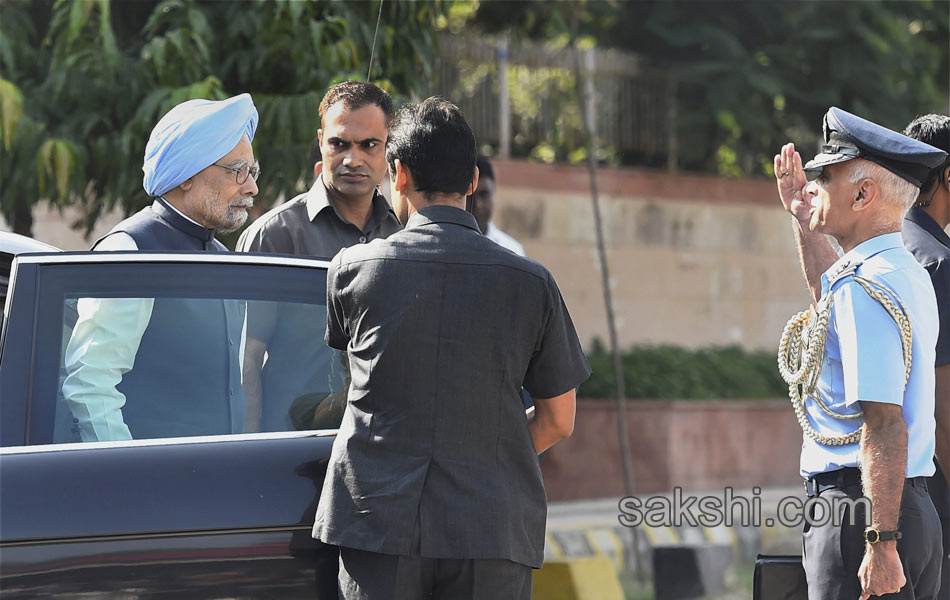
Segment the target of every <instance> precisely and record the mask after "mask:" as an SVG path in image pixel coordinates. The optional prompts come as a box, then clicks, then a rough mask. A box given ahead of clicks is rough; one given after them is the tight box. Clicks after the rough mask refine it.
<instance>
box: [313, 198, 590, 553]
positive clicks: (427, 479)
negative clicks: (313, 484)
mask: <svg viewBox="0 0 950 600" xmlns="http://www.w3.org/2000/svg"><path fill="white" fill-rule="evenodd" d="M326 340H327V343H328V344H329V345H330V346H332V347H336V348H340V349H344V348H345V349H346V350H347V351H348V353H349V357H350V369H351V376H352V383H351V387H350V391H349V402H348V405H347V408H346V413H345V415H344V418H343V425H342V426H341V428H340V431H339V433H338V435H337V438H336V441H335V442H334V446H333V452H332V454H331V457H330V465H329V467H328V471H327V476H326V479H325V481H324V486H323V492H322V493H321V496H320V504H319V507H318V509H317V518H316V523H315V525H314V536H315V537H318V538H319V539H320V540H322V541H324V542H327V543H331V544H335V545H340V546H346V547H351V548H358V549H362V550H368V551H372V552H381V553H385V554H399V555H408V554H409V553H410V550H411V547H412V544H413V542H414V541H415V540H414V539H413V531H414V529H413V527H414V525H415V522H416V518H417V515H418V518H419V524H420V530H421V540H419V541H420V548H421V554H422V556H425V557H432V558H475V559H479V558H494V559H508V560H512V561H515V562H518V563H521V564H525V565H529V566H532V567H540V565H541V562H542V559H543V549H544V525H545V517H546V510H547V509H546V506H547V503H546V499H545V495H544V487H543V483H542V480H541V472H540V467H539V464H538V459H537V456H536V454H535V451H534V445H533V443H532V440H531V436H530V433H529V431H528V423H527V419H526V417H525V414H524V406H523V404H522V400H521V393H520V390H521V387H522V384H524V387H525V389H527V390H528V391H529V392H530V393H531V395H532V396H533V397H535V398H552V397H555V396H558V395H561V394H563V393H565V392H568V391H570V390H571V389H573V388H576V387H577V386H579V385H580V384H581V383H582V382H583V381H584V380H585V379H586V378H587V377H588V375H589V374H590V367H589V366H588V364H587V360H586V358H585V356H584V354H583V351H582V350H581V346H580V343H579V341H578V339H577V334H576V332H575V330H574V325H573V323H572V322H571V318H570V315H569V314H568V311H567V308H566V306H565V305H564V301H563V299H562V298H561V294H560V292H559V290H558V288H557V285H556V284H555V282H554V279H553V277H552V276H551V274H550V273H549V272H548V270H547V269H545V268H544V267H543V266H541V265H540V264H538V263H537V262H534V261H532V260H530V259H527V258H522V257H520V256H517V255H515V254H514V253H512V252H510V251H508V250H506V249H504V248H502V247H501V246H499V245H498V244H495V243H494V242H492V241H491V240H489V239H488V238H486V237H484V236H482V235H481V234H480V233H479V231H478V227H477V225H476V223H475V219H474V218H473V217H472V215H470V214H469V213H467V212H465V211H463V210H461V209H458V208H453V207H449V206H429V207H427V208H425V209H423V210H421V211H419V212H418V213H416V214H414V215H413V216H412V217H411V218H410V219H409V223H408V224H407V226H406V229H404V230H403V231H401V232H399V233H396V234H393V235H392V236H390V237H389V238H387V239H386V240H378V241H375V242H373V243H371V244H368V245H362V246H356V247H352V248H348V249H346V250H343V251H342V252H340V254H338V255H337V256H336V257H335V258H334V260H333V262H332V263H331V266H330V270H329V272H328V274H327V330H326Z"/></svg>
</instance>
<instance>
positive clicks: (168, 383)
mask: <svg viewBox="0 0 950 600" xmlns="http://www.w3.org/2000/svg"><path fill="white" fill-rule="evenodd" d="M257 120H258V115H257V109H256V108H255V107H254V103H253V102H252V100H251V97H250V96H249V95H248V94H241V95H239V96H235V97H233V98H228V99H227V100H221V101H212V100H202V99H197V100H189V101H187V102H183V103H181V104H179V105H178V106H176V107H174V108H172V109H171V110H170V111H169V112H168V113H167V114H166V115H165V116H164V117H162V119H161V120H160V121H159V122H158V124H157V125H155V128H154V129H152V134H151V136H150V137H149V140H148V144H147V145H146V147H145V162H144V165H143V166H142V171H143V172H144V178H143V186H144V188H145V191H146V192H147V193H148V194H149V195H150V196H152V197H153V198H154V201H153V202H152V204H151V206H148V207H146V208H144V209H142V210H141V211H139V212H138V213H136V214H134V215H132V216H131V217H129V218H127V219H125V220H124V221H122V222H121V223H119V224H118V225H116V226H115V227H113V228H112V230H111V231H110V232H109V233H108V234H106V235H105V236H104V237H102V238H101V239H99V240H98V241H97V242H96V243H95V244H94V245H93V249H94V250H100V251H108V250H112V251H116V250H148V251H164V250H186V251H193V252H196V251H197V252H200V251H221V252H223V251H227V248H225V246H224V245H223V244H222V243H221V242H219V241H218V240H216V239H214V233H215V231H221V232H230V231H234V230H236V229H238V228H239V227H240V226H241V225H243V224H244V221H245V220H246V219H247V211H248V209H249V208H250V207H251V206H252V205H253V197H254V196H255V195H256V194H257V191H258V190H257V184H256V183H255V181H256V180H257V177H258V175H259V174H260V167H259V166H258V164H257V163H256V162H255V161H254V152H253V150H252V148H251V141H252V140H253V139H254V130H255V129H256V126H257ZM245 310H246V309H245V303H244V302H239V301H236V300H224V299H185V298H82V299H80V300H79V301H78V303H77V312H78V315H79V317H78V320H77V322H76V325H75V327H74V328H73V331H72V335H71V337H70V340H69V342H68V344H67V347H66V354H65V361H64V362H65V366H66V378H65V380H64V383H63V396H64V398H65V400H66V403H67V405H68V406H69V409H70V412H71V413H72V416H73V424H74V426H73V431H74V432H76V435H77V441H116V440H127V439H140V438H156V437H178V436H194V435H213V434H227V433H238V432H241V431H243V427H244V413H245V406H244V390H243V388H242V386H241V374H240V373H241V372H240V360H239V348H240V347H241V345H242V344H241V343H240V342H241V340H242V330H243V326H244V315H245ZM170 356H175V359H174V360H171V359H170V358H169V357H170ZM181 365H190V366H192V367H193V368H190V369H188V372H182V369H181V368H180V366H181Z"/></svg>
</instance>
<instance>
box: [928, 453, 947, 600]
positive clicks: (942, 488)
mask: <svg viewBox="0 0 950 600" xmlns="http://www.w3.org/2000/svg"><path fill="white" fill-rule="evenodd" d="M927 489H928V490H929V491H930V499H931V500H933V501H934V507H936V509H937V516H938V517H940V528H941V529H942V530H943V568H942V569H941V570H940V579H941V583H940V595H939V596H937V597H938V598H950V484H948V483H947V476H946V472H945V471H944V470H942V469H941V468H940V465H937V472H936V473H934V476H933V477H931V478H930V480H929V481H928V482H927Z"/></svg>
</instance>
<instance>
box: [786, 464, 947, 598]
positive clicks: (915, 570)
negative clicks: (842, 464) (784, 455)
mask: <svg viewBox="0 0 950 600" xmlns="http://www.w3.org/2000/svg"><path fill="white" fill-rule="evenodd" d="M861 496H862V491H861V484H860V483H857V484H854V485H849V486H845V487H844V488H832V489H828V490H825V491H823V492H821V494H820V498H821V499H822V500H826V501H827V502H823V503H822V505H823V506H831V505H833V504H834V502H835V499H845V498H851V499H859V498H861ZM840 507H841V509H842V512H841V517H842V518H841V523H840V524H835V523H833V522H829V523H828V524H826V525H821V526H817V525H810V524H809V522H806V523H805V526H804V529H803V545H802V565H803V566H804V567H805V575H806V577H807V579H808V600H855V599H857V598H859V597H860V596H861V584H860V582H859V581H858V568H859V567H860V566H861V560H862V559H863V558H864V546H865V542H864V529H865V527H866V524H867V523H868V522H869V521H866V520H865V519H866V515H865V510H864V509H865V507H864V505H863V504H860V503H859V504H857V505H856V506H855V511H854V513H855V514H854V516H855V518H854V519H853V520H852V519H851V516H852V515H851V510H850V508H849V507H848V506H847V505H840ZM815 508H816V507H815V506H814V505H812V511H811V514H810V515H809V517H810V519H811V520H815V517H816V514H815V512H816V511H815ZM852 521H853V522H852ZM898 527H899V529H900V530H901V532H902V534H903V538H902V539H901V540H900V541H898V543H897V553H898V554H899V555H900V558H901V563H902V564H903V566H904V576H905V577H906V578H907V584H906V585H905V586H904V588H903V589H901V591H900V592H899V593H897V594H887V595H885V596H880V598H882V599H884V600H937V598H938V596H937V589H938V586H939V585H940V568H941V558H942V557H941V540H940V537H941V533H940V521H939V519H938V518H937V511H936V509H935V508H934V505H933V502H932V501H931V499H930V495H929V494H928V492H927V484H926V482H925V481H924V478H922V477H918V478H915V479H908V480H906V481H905V484H904V494H903V499H902V500H901V512H900V522H899V525H898Z"/></svg>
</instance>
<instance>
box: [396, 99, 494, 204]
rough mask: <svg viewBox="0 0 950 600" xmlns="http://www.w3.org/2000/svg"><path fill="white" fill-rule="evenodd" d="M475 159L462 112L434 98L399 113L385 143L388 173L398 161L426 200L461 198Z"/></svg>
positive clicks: (473, 147) (472, 175)
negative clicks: (437, 196)
mask: <svg viewBox="0 0 950 600" xmlns="http://www.w3.org/2000/svg"><path fill="white" fill-rule="evenodd" d="M476 155H477V150H476V148H475V134H474V133H472V128H471V127H469V126H468V123H466V122H465V117H464V116H462V111H461V110H459V107H457V106H455V105H454V104H452V103H451V102H449V101H448V100H443V99H442V98H438V97H432V98H428V99H426V100H423V101H422V102H420V103H419V104H408V105H406V106H404V107H402V108H401V109H399V113H398V114H397V115H396V119H395V120H394V121H393V125H392V128H390V130H389V139H388V140H387V141H386V162H388V163H389V169H390V171H391V172H395V170H396V159H399V161H400V162H401V163H402V164H403V165H405V167H406V168H407V169H409V172H410V173H412V180H413V182H415V186H416V191H419V192H424V193H425V194H426V198H427V199H429V198H431V196H430V194H464V193H465V191H466V190H467V189H468V186H469V185H470V184H471V183H472V178H473V177H474V176H475V157H476Z"/></svg>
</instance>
